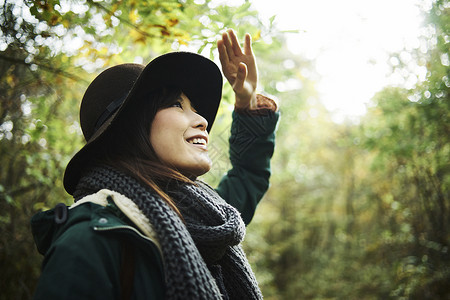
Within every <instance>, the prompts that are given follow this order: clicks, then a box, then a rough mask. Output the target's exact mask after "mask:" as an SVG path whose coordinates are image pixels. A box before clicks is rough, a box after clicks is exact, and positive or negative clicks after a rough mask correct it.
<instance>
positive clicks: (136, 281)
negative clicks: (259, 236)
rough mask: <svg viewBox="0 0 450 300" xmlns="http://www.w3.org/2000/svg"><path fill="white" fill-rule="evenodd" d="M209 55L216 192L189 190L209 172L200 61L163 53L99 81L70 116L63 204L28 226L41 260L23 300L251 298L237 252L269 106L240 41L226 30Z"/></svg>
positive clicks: (256, 191) (263, 163)
mask: <svg viewBox="0 0 450 300" xmlns="http://www.w3.org/2000/svg"><path fill="white" fill-rule="evenodd" d="M217 44H218V49H219V55H220V62H221V64H222V70H223V73H224V75H225V77H226V78H227V80H228V81H229V83H230V84H231V85H232V87H233V90H234V92H235V96H236V102H235V111H234V112H233V124H232V128H231V137H230V160H231V163H232V166H233V168H232V169H231V170H230V171H229V172H228V173H227V175H225V176H224V178H223V179H222V181H221V182H220V184H219V186H218V188H217V189H216V190H214V189H212V188H211V187H209V186H208V185H206V184H205V183H203V182H201V181H199V180H197V179H196V178H197V177H198V176H200V175H202V174H204V173H206V172H208V171H209V169H210V168H211V165H212V162H211V159H210V157H209V156H208V142H209V140H208V131H209V130H210V128H211V126H212V123H213V122H214V119H215V116H216V113H217V109H218V106H219V102H220V98H221V89H222V75H221V73H220V71H219V70H218V68H217V66H216V65H215V64H214V63H213V62H212V61H210V60H209V59H206V58H204V57H202V56H200V55H197V54H193V53H187V52H174V53H169V54H165V55H162V56H160V57H158V58H156V59H154V60H153V61H152V62H150V63H149V64H148V65H147V66H146V67H144V66H141V65H136V64H124V65H119V66H115V67H112V68H110V69H107V70H106V71H104V72H102V73H101V74H100V75H99V76H98V77H97V78H96V79H95V80H94V81H93V82H92V83H91V84H90V86H89V87H88V89H87V90H86V93H85V95H84V97H83V100H82V104H81V108H80V119H81V127H82V130H83V134H84V136H85V138H86V140H87V144H86V145H85V146H84V147H83V148H82V149H81V150H80V151H79V152H78V153H77V154H76V155H75V156H74V157H73V158H72V160H71V161H70V162H69V164H68V166H67V169H66V172H65V175H64V187H65V189H66V190H67V192H68V193H69V194H71V195H73V197H74V199H75V204H73V205H72V206H71V207H69V208H67V207H66V206H65V205H58V206H57V207H56V208H55V209H53V210H50V211H46V212H42V213H39V214H37V215H36V216H35V217H33V220H32V229H33V235H34V238H35V241H36V245H37V247H38V250H39V252H40V253H42V254H43V255H45V258H44V262H43V269H42V275H41V278H40V281H39V284H38V287H37V290H36V293H35V299H260V298H262V295H261V292H260V290H259V287H258V285H257V282H256V279H255V277H254V274H253V272H252V270H251V268H250V266H249V265H248V262H247V259H246V257H245V254H244V252H243V251H242V249H241V247H240V246H239V244H240V242H241V241H242V239H243V237H244V233H245V224H248V223H249V222H250V220H251V219H252V217H253V213H254V210H255V208H256V205H257V203H258V202H259V200H260V199H261V197H262V196H263V194H264V193H265V191H266V190H267V188H268V180H269V176H270V158H271V156H272V153H273V147H274V130H275V126H276V123H277V120H278V113H277V112H276V110H277V107H276V104H275V102H273V100H270V99H268V98H265V97H263V96H261V95H256V93H255V89H256V83H257V70H256V63H255V57H254V54H253V52H252V48H251V40H250V36H249V35H248V34H247V35H246V37H245V41H244V49H243V50H242V49H241V47H240V46H239V43H238V40H237V37H236V35H235V33H234V32H233V31H232V30H229V31H227V32H225V33H224V34H223V36H222V39H221V40H219V41H218V43H217Z"/></svg>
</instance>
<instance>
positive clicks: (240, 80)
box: [233, 62, 247, 92]
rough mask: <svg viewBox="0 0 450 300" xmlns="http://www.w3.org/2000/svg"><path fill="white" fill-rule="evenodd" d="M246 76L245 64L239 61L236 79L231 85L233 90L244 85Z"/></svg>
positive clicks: (237, 89) (240, 88)
mask: <svg viewBox="0 0 450 300" xmlns="http://www.w3.org/2000/svg"><path fill="white" fill-rule="evenodd" d="M246 78H247V65H246V64H244V63H243V62H241V63H240V64H239V67H238V71H237V75H236V81H235V82H234V85H233V90H234V91H235V92H237V91H241V90H242V89H243V87H244V83H245V79H246Z"/></svg>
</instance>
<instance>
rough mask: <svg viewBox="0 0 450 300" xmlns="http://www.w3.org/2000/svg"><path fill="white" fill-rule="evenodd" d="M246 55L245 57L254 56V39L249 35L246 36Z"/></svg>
mask: <svg viewBox="0 0 450 300" xmlns="http://www.w3.org/2000/svg"><path fill="white" fill-rule="evenodd" d="M244 54H245V55H253V50H252V37H251V35H250V34H249V33H247V34H245V39H244Z"/></svg>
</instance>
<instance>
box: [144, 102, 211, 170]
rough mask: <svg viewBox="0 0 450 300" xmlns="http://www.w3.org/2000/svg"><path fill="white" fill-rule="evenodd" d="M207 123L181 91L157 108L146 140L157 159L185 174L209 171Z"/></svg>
mask: <svg viewBox="0 0 450 300" xmlns="http://www.w3.org/2000/svg"><path fill="white" fill-rule="evenodd" d="M207 126H208V122H207V121H206V120H205V118H203V117H202V116H200V115H199V114H197V113H196V111H195V109H194V108H193V107H192V105H191V101H190V100H189V98H188V97H187V96H186V95H184V94H183V93H182V94H181V96H180V98H179V99H178V101H177V102H175V103H174V104H172V105H171V106H169V107H167V108H163V109H160V110H159V111H158V112H157V113H156V115H155V118H154V119H153V123H152V125H151V129H150V142H151V144H152V146H153V149H154V150H155V152H156V155H157V156H158V158H159V159H160V160H161V161H162V162H163V163H165V164H166V165H168V166H170V167H172V168H174V169H176V170H178V171H179V172H181V173H182V174H183V175H185V176H188V177H197V176H200V175H202V174H204V173H206V172H208V171H209V169H210V168H211V165H212V162H211V159H210V158H209V156H208V148H207V145H208V132H207V131H206V128H207Z"/></svg>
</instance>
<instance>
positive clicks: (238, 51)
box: [228, 29, 242, 56]
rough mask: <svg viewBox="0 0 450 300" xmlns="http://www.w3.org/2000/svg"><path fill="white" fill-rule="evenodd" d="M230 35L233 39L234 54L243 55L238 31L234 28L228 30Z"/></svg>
mask: <svg viewBox="0 0 450 300" xmlns="http://www.w3.org/2000/svg"><path fill="white" fill-rule="evenodd" d="M228 36H229V37H230V39H231V46H232V49H233V53H234V55H235V56H241V55H242V50H241V46H239V41H238V39H237V36H236V33H234V30H233V29H229V30H228Z"/></svg>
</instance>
